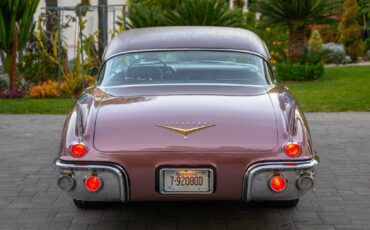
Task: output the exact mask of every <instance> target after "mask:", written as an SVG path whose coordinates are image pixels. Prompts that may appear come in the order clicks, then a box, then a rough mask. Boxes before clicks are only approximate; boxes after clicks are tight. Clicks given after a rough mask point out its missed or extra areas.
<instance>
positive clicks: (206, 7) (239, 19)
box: [161, 0, 244, 27]
mask: <svg viewBox="0 0 370 230" xmlns="http://www.w3.org/2000/svg"><path fill="white" fill-rule="evenodd" d="M161 21H162V23H163V24H164V25H169V26H175V25H180V26H232V27H240V26H242V25H243V22H244V18H243V14H242V11H241V10H240V9H236V10H231V9H229V7H228V4H227V3H226V2H225V1H220V0H216V1H215V0H186V1H180V3H179V4H178V5H177V6H176V8H175V9H174V10H170V11H167V12H164V13H163V15H162V18H161Z"/></svg>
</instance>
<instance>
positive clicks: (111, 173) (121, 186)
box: [55, 160, 129, 202]
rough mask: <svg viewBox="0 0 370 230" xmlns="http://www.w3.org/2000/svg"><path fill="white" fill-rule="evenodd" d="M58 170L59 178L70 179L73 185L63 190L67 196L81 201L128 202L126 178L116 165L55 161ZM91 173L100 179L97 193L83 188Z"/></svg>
mask: <svg viewBox="0 0 370 230" xmlns="http://www.w3.org/2000/svg"><path fill="white" fill-rule="evenodd" d="M55 164H56V166H58V168H59V177H60V178H61V177H62V176H68V177H69V178H72V181H73V184H72V185H71V186H70V187H69V188H68V189H65V191H66V192H67V194H68V195H69V196H71V197H72V198H73V199H76V200H83V201H122V202H127V201H128V200H129V193H128V191H129V189H128V177H127V174H126V172H125V171H124V170H123V168H122V167H120V166H118V165H105V164H104V165H103V164H102V165H100V164H99V165H96V164H71V163H62V162H60V161H59V160H57V161H55ZM92 173H96V174H97V175H99V177H100V178H102V181H103V186H102V188H101V189H100V190H99V191H97V192H90V191H88V190H86V188H85V179H86V178H87V177H88V176H90V175H91V174H92Z"/></svg>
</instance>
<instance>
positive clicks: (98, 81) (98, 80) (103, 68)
mask: <svg viewBox="0 0 370 230" xmlns="http://www.w3.org/2000/svg"><path fill="white" fill-rule="evenodd" d="M104 73H105V64H104V66H103V67H102V68H101V69H100V72H99V75H98V79H97V80H96V82H97V83H98V85H100V84H101V82H102V81H103V78H104Z"/></svg>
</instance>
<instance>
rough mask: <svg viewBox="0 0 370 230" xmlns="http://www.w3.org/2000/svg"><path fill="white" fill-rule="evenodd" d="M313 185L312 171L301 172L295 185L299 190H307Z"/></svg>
mask: <svg viewBox="0 0 370 230" xmlns="http://www.w3.org/2000/svg"><path fill="white" fill-rule="evenodd" d="M314 185H315V182H314V179H313V173H312V172H305V173H303V174H301V175H300V176H299V178H298V180H297V187H298V189H300V190H301V191H304V192H306V191H309V190H311V189H313V186H314Z"/></svg>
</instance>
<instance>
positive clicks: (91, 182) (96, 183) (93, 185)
mask: <svg viewBox="0 0 370 230" xmlns="http://www.w3.org/2000/svg"><path fill="white" fill-rule="evenodd" d="M101 186H102V181H101V180H100V178H99V177H98V176H93V175H92V176H89V177H88V178H87V179H86V181H85V187H86V189H87V190H89V191H90V192H96V191H98V190H99V189H100V188H101Z"/></svg>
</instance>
